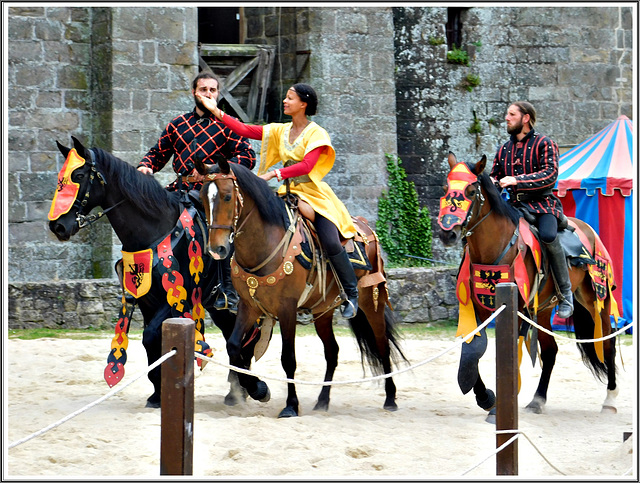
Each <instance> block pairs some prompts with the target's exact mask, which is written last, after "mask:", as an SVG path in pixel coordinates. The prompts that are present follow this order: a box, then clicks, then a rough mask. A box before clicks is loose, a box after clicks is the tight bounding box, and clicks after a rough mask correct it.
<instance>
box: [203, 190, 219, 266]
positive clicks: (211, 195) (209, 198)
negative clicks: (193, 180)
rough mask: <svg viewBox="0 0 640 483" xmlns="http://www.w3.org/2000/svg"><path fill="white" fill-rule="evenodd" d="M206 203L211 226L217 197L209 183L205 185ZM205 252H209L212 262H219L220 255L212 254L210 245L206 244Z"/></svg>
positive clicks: (216, 191) (216, 192)
mask: <svg viewBox="0 0 640 483" xmlns="http://www.w3.org/2000/svg"><path fill="white" fill-rule="evenodd" d="M206 195H207V201H208V202H209V213H208V222H209V224H211V221H212V220H213V207H214V203H213V202H214V200H215V199H216V196H217V195H218V187H217V186H216V184H215V183H209V184H208V185H207V193H206ZM207 251H208V252H209V255H211V256H212V257H213V259H214V260H219V259H220V255H218V254H217V253H213V252H212V251H211V244H210V243H208V244H207Z"/></svg>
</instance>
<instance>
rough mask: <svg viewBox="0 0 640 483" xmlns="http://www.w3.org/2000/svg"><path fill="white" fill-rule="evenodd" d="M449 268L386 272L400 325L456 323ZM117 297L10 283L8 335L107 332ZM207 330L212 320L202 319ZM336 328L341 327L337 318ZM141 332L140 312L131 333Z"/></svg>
mask: <svg viewBox="0 0 640 483" xmlns="http://www.w3.org/2000/svg"><path fill="white" fill-rule="evenodd" d="M456 273H457V270H456V269H452V268H440V269H427V268H412V269H390V270H387V275H388V285H389V293H390V298H391V303H392V305H393V308H394V312H395V316H396V320H397V321H398V322H399V323H437V322H442V321H447V320H456V319H457V317H458V303H457V300H456V297H455V277H456ZM400 294H402V295H400ZM120 307H121V292H120V287H119V284H118V282H117V280H113V279H98V280H95V279H92V280H64V281H57V282H23V283H20V282H10V283H9V325H8V327H9V329H33V328H42V327H44V328H52V329H87V328H95V329H112V328H113V327H114V325H115V322H116V321H117V320H118V315H119V311H120ZM207 321H208V322H207V324H211V323H212V322H211V320H210V318H209V316H208V315H207ZM335 323H341V324H344V323H345V322H344V319H342V318H341V317H340V316H338V315H336V317H335ZM141 327H142V316H141V314H140V310H139V309H136V310H135V311H134V314H133V317H132V320H131V328H136V329H140V328H141Z"/></svg>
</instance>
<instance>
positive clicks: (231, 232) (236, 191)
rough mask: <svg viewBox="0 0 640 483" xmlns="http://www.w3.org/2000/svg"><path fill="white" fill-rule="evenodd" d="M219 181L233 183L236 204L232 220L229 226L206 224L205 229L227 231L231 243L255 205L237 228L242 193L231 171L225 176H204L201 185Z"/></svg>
mask: <svg viewBox="0 0 640 483" xmlns="http://www.w3.org/2000/svg"><path fill="white" fill-rule="evenodd" d="M219 179H230V180H231V181H233V191H234V194H235V197H236V203H235V206H234V208H233V220H232V222H231V223H232V224H231V225H220V224H218V223H208V224H207V229H209V230H213V229H216V228H220V229H222V230H229V243H233V240H234V238H235V237H237V236H238V235H239V234H240V233H242V232H241V230H242V227H243V226H244V224H245V223H246V222H247V219H248V218H249V216H250V215H251V213H253V210H254V209H255V205H254V206H253V208H252V209H251V211H250V212H249V214H247V216H246V217H245V219H244V221H243V222H242V223H241V224H240V226H239V227H238V220H239V219H240V214H241V213H242V208H243V207H244V198H243V197H242V193H240V188H239V187H238V181H237V178H236V175H235V173H234V172H233V171H229V173H227V174H225V173H210V174H207V175H205V177H204V180H203V183H204V182H205V181H210V182H214V181H216V180H219Z"/></svg>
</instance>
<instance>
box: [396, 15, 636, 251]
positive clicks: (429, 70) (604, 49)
mask: <svg viewBox="0 0 640 483" xmlns="http://www.w3.org/2000/svg"><path fill="white" fill-rule="evenodd" d="M603 5H604V4H603ZM456 10H458V11H461V12H460V20H461V25H460V34H461V45H458V46H457V47H459V48H461V49H462V50H464V51H466V52H467V53H468V54H469V65H461V64H455V63H450V62H448V61H447V51H448V50H450V47H448V46H447V42H446V30H445V26H446V23H447V20H450V18H451V17H452V16H453V13H454V12H455V11H456ZM393 15H394V25H395V30H394V31H395V45H396V55H395V59H396V66H397V72H396V95H397V118H398V156H399V157H400V158H401V159H402V161H403V165H404V167H405V169H406V172H407V174H408V178H409V179H410V180H411V181H413V182H414V183H415V184H416V188H417V191H418V195H419V198H420V201H421V202H422V203H424V204H425V205H426V206H427V207H428V208H429V210H430V211H431V214H432V215H435V214H437V212H438V209H439V208H438V200H439V197H440V196H441V195H442V184H443V181H444V180H445V178H446V173H447V172H448V164H447V162H446V157H447V153H448V151H453V152H454V153H456V155H457V156H458V159H459V160H463V161H477V160H479V159H480V158H481V157H482V155H483V154H486V155H487V157H488V158H489V163H488V168H487V169H490V168H491V164H492V160H493V156H494V155H495V152H496V148H497V146H498V145H500V144H502V143H504V142H506V141H507V139H508V135H507V134H506V126H505V123H504V115H505V112H506V109H507V107H508V105H509V104H510V103H511V102H514V101H517V100H528V101H530V102H532V103H533V105H534V106H535V107H536V110H537V114H538V116H537V117H538V121H537V123H536V129H537V130H538V131H540V132H542V133H545V134H547V135H549V136H551V138H552V139H554V140H555V141H556V142H557V143H558V144H559V145H561V146H562V145H575V144H577V143H579V142H582V141H584V140H585V139H587V138H588V137H590V136H592V135H593V134H595V133H596V132H598V131H599V130H601V129H602V128H604V127H605V126H607V125H608V124H610V123H611V122H612V121H614V120H615V119H616V118H617V117H618V116H619V115H621V114H624V115H626V116H628V117H630V118H632V117H633V113H632V80H633V71H632V58H633V52H632V46H633V43H632V42H633V36H634V33H633V30H632V8H631V7H630V6H626V7H620V6H598V7H584V6H566V7H552V6H549V7H537V6H536V7H533V8H532V7H524V8H523V7H484V6H480V7H477V8H459V7H457V6H452V7H449V8H447V7H406V8H405V7H399V8H394V9H393ZM468 75H475V76H477V77H479V79H480V85H479V86H477V87H473V88H471V90H468V89H467V87H470V86H469V83H468V82H467V76H468ZM474 116H475V118H477V119H478V121H479V127H480V129H481V131H480V132H479V133H470V132H469V128H470V127H471V126H472V123H473V122H474ZM433 226H436V225H435V224H434V225H433ZM434 257H435V258H440V259H442V258H445V259H449V260H456V259H458V257H459V253H458V251H457V250H456V251H447V250H444V249H442V247H441V244H440V242H439V240H437V239H435V238H434Z"/></svg>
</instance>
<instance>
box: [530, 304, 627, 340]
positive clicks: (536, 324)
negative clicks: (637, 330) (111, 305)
mask: <svg viewBox="0 0 640 483" xmlns="http://www.w3.org/2000/svg"><path fill="white" fill-rule="evenodd" d="M518 317H520V318H521V319H523V320H526V321H527V322H529V323H530V324H531V325H532V326H534V327H536V328H537V329H538V330H541V331H542V332H545V333H546V334H549V335H550V336H553V337H555V338H556V339H558V338H559V339H565V340H570V341H572V342H576V343H578V344H587V343H590V342H601V341H604V340H607V339H612V338H613V337H615V336H617V335H618V334H621V333H623V332H626V331H627V330H629V328H631V327H632V326H633V322H634V321H631V323H629V324H627V325H625V326H624V327H622V328H621V329H619V330H617V331H615V332H612V333H611V334H609V335H606V336H604V337H600V338H598V339H574V338H571V337H565V336H563V335H559V334H557V333H555V332H552V331H550V330H549V329H545V328H544V327H542V326H541V325H539V324H538V323H536V322H534V321H533V320H531V319H530V318H529V317H527V316H526V315H524V314H523V313H522V312H518Z"/></svg>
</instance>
